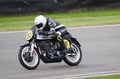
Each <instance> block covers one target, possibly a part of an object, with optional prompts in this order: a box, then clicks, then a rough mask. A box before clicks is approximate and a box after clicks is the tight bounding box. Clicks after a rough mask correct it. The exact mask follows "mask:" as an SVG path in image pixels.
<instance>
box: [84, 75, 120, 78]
mask: <svg viewBox="0 0 120 79" xmlns="http://www.w3.org/2000/svg"><path fill="white" fill-rule="evenodd" d="M86 79H120V75H114V76H103V77H93V78H86Z"/></svg>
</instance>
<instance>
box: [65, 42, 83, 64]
mask: <svg viewBox="0 0 120 79" xmlns="http://www.w3.org/2000/svg"><path fill="white" fill-rule="evenodd" d="M71 48H72V50H74V51H75V53H76V54H75V55H74V56H72V55H66V57H65V58H64V62H65V63H66V64H68V65H70V66H76V65H78V64H79V63H80V62H81V59H82V51H81V48H80V46H79V44H78V43H77V42H76V41H71Z"/></svg>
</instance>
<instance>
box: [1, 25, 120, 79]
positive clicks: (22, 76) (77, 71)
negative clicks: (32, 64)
mask: <svg viewBox="0 0 120 79" xmlns="http://www.w3.org/2000/svg"><path fill="white" fill-rule="evenodd" d="M68 30H69V32H70V33H72V35H73V36H74V37H76V38H77V39H78V41H79V42H80V43H81V45H82V47H81V48H82V52H83V58H82V62H81V63H80V64H79V65H78V66H74V67H71V66H68V65H67V64H65V63H64V62H61V63H53V64H45V63H43V62H42V61H41V62H40V65H39V67H38V68H37V69H35V70H27V69H25V68H23V67H22V66H21V64H20V63H19V61H18V49H19V46H20V45H22V44H24V43H26V41H25V39H24V38H25V34H26V31H24V32H0V79H58V78H59V79H75V78H84V77H88V76H92V75H94V76H97V75H100V74H102V75H105V74H108V75H109V74H120V25H115V26H114V25H112V26H109V25H108V26H105V27H103V26H98V27H90V28H88V27H84V28H79V27H78V28H69V29H68Z"/></svg>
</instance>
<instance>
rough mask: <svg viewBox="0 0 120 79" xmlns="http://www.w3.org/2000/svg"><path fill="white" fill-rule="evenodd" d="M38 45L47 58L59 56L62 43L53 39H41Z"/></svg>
mask: <svg viewBox="0 0 120 79" xmlns="http://www.w3.org/2000/svg"><path fill="white" fill-rule="evenodd" d="M37 46H38V47H39V48H40V49H41V52H42V54H43V56H44V57H45V58H47V59H56V58H59V54H60V49H61V47H60V43H59V42H57V41H56V42H55V41H54V42H52V41H40V42H37Z"/></svg>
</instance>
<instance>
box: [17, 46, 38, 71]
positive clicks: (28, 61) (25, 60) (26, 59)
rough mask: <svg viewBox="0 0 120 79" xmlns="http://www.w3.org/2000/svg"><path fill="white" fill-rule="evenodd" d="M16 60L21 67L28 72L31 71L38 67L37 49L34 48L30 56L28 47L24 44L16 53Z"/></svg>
mask: <svg viewBox="0 0 120 79" xmlns="http://www.w3.org/2000/svg"><path fill="white" fill-rule="evenodd" d="M18 59H19V61H20V63H21V65H22V66H23V67H25V68H26V69H28V70H33V69H35V68H37V67H38V65H39V62H40V57H39V54H38V52H37V49H35V48H34V50H33V52H32V56H30V45H29V44H25V45H23V46H21V47H20V50H19V53H18Z"/></svg>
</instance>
